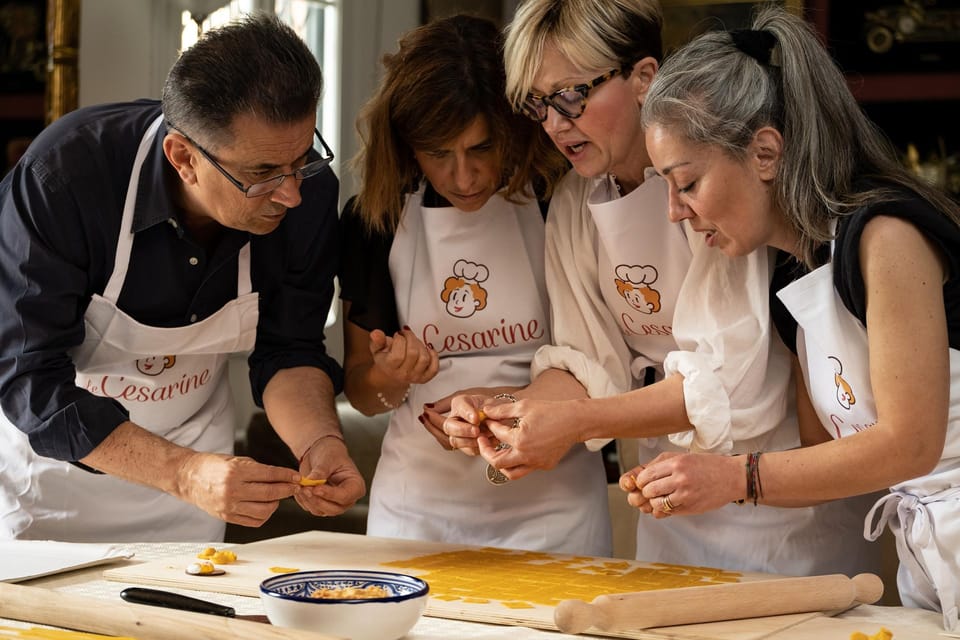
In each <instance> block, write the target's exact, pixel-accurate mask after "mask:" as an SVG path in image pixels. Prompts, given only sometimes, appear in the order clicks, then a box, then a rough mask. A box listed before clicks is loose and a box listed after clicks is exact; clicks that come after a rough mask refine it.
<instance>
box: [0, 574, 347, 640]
mask: <svg viewBox="0 0 960 640" xmlns="http://www.w3.org/2000/svg"><path fill="white" fill-rule="evenodd" d="M117 598H118V600H117V602H111V601H109V600H104V599H100V598H86V597H83V596H76V595H71V594H69V593H61V592H59V591H52V590H50V589H42V588H40V587H27V586H23V585H15V584H7V583H4V582H0V618H9V619H10V620H21V621H23V622H33V623H36V624H45V625H49V626H52V627H62V628H66V629H74V630H77V631H86V632H88V633H99V634H103V635H112V636H130V637H134V638H137V640H184V638H204V639H205V640H206V639H209V640H336V639H335V638H333V636H328V635H324V634H321V633H314V632H312V631H300V630H298V629H286V628H283V627H274V626H272V625H269V624H264V623H262V622H249V621H246V620H236V619H234V618H225V617H223V616H212V615H207V614H204V613H192V612H189V611H174V610H172V609H160V608H157V607H151V606H147V605H143V604H129V603H126V602H122V601H120V600H119V598H120V596H119V595H117Z"/></svg>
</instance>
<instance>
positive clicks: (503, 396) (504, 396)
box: [493, 393, 519, 402]
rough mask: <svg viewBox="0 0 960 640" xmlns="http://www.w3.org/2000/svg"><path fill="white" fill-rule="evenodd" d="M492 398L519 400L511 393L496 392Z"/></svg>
mask: <svg viewBox="0 0 960 640" xmlns="http://www.w3.org/2000/svg"><path fill="white" fill-rule="evenodd" d="M493 399H494V400H509V401H510V402H519V400H518V399H517V396H515V395H513V394H512V393H498V394H497V395H495V396H493Z"/></svg>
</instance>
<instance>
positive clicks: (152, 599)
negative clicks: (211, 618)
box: [120, 587, 270, 624]
mask: <svg viewBox="0 0 960 640" xmlns="http://www.w3.org/2000/svg"><path fill="white" fill-rule="evenodd" d="M120 597H121V598H123V599H124V600H125V601H127V602H132V603H134V604H147V605H151V606H154V607H166V608H168V609H180V610H181V611H193V612H194V613H208V614H211V615H215V616H224V617H227V618H236V619H238V620H249V621H251V622H263V623H266V624H270V620H269V619H268V618H267V616H265V615H262V614H251V615H237V612H236V610H235V609H234V608H233V607H228V606H226V605H222V604H217V603H216V602H210V601H208V600H201V599H199V598H192V597H190V596H185V595H181V594H179V593H173V592H171V591H161V590H160V589H145V588H143V587H127V588H126V589H124V590H123V591H121V592H120Z"/></svg>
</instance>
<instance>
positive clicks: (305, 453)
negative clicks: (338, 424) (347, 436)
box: [297, 433, 346, 467]
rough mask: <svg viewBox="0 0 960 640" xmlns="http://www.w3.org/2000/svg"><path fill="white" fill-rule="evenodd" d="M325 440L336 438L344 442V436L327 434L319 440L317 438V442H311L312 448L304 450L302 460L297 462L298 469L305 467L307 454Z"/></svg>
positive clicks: (301, 455)
mask: <svg viewBox="0 0 960 640" xmlns="http://www.w3.org/2000/svg"><path fill="white" fill-rule="evenodd" d="M324 438H336V439H337V440H339V441H340V442H344V440H343V436H342V435H340V434H339V433H326V434H324V435H322V436H320V437H319V438H317V439H316V440H314V441H313V442H311V443H310V446H309V447H307V448H306V449H304V450H303V453H301V454H300V459H299V460H297V466H298V467H300V466H302V465H303V459H304V458H306V457H307V454H308V453H310V450H311V449H313V448H314V447H315V446H317V443H318V442H320V441H321V440H323V439H324ZM344 444H346V443H344Z"/></svg>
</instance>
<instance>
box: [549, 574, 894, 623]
mask: <svg viewBox="0 0 960 640" xmlns="http://www.w3.org/2000/svg"><path fill="white" fill-rule="evenodd" d="M882 595H883V582H882V581H881V580H880V578H879V577H877V576H875V575H874V574H872V573H861V574H859V575H857V576H856V577H854V578H852V579H851V578H848V577H847V576H845V575H842V574H835V575H826V576H811V577H806V578H778V579H775V580H758V581H753V582H735V583H730V584H720V585H709V586H702V587H683V588H679V589H662V590H657V591H639V592H637V593H619V594H610V595H602V596H597V597H596V598H594V599H593V601H592V602H590V603H587V602H584V601H583V600H564V601H562V602H561V603H560V604H558V605H557V608H556V610H555V611H554V614H553V621H554V623H555V624H556V625H557V627H558V628H559V629H560V630H561V631H563V632H565V633H582V632H584V631H586V630H587V629H589V628H590V627H596V628H597V629H600V630H602V631H626V630H632V629H647V628H650V627H667V626H671V625H677V624H696V623H700V622H716V621H719V620H740V619H743V618H761V617H764V616H778V615H785V614H788V613H808V612H811V611H835V610H842V609H849V608H850V607H852V606H854V605H856V604H872V603H874V602H876V601H877V600H879V599H880V596H882Z"/></svg>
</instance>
